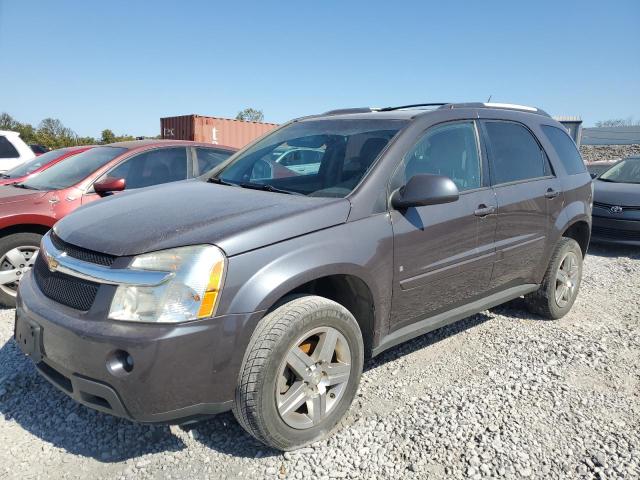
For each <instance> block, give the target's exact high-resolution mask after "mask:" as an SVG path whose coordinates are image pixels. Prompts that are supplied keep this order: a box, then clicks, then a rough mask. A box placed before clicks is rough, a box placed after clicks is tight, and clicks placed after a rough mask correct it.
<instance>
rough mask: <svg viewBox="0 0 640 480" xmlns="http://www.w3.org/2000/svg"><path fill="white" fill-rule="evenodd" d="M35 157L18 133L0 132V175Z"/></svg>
mask: <svg viewBox="0 0 640 480" xmlns="http://www.w3.org/2000/svg"><path fill="white" fill-rule="evenodd" d="M33 157H35V154H34V153H33V150H31V148H29V145H27V144H26V143H24V141H23V140H22V139H21V138H20V134H19V133H18V132H11V131H9V130H0V173H4V172H6V171H7V170H11V169H12V168H14V167H17V166H18V165H22V164H23V163H24V162H26V161H27V160H31V159H32V158H33Z"/></svg>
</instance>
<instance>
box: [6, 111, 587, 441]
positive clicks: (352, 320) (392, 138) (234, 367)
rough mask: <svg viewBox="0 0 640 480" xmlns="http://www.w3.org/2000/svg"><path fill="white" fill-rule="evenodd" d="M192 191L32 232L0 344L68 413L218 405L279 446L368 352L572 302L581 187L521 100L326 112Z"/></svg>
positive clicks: (124, 200)
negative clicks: (477, 318)
mask: <svg viewBox="0 0 640 480" xmlns="http://www.w3.org/2000/svg"><path fill="white" fill-rule="evenodd" d="M289 150H295V151H298V152H300V151H304V152H308V151H311V152H314V154H313V155H293V156H292V158H293V157H295V158H296V160H295V161H292V162H293V163H292V164H291V165H289V163H282V162H280V161H278V159H280V158H282V156H283V155H286V152H287V151H289ZM200 180H203V179H200ZM200 180H197V179H195V180H190V181H184V182H178V183H175V184H171V185H164V186H161V187H150V188H148V189H146V190H144V191H139V192H132V193H124V194H122V195H118V196H115V197H114V198H110V199H107V200H104V201H101V202H97V203H95V204H91V205H89V206H87V207H83V208H81V209H79V210H77V211H76V212H74V213H73V214H72V215H69V216H68V217H66V218H64V219H63V220H62V221H60V222H59V223H57V224H56V226H55V227H54V228H53V230H52V231H51V232H49V233H48V234H47V235H46V236H45V237H44V239H43V241H42V246H41V247H42V248H41V250H40V251H41V253H40V255H39V256H38V258H37V261H36V263H35V266H34V269H33V271H32V273H30V274H28V275H27V276H26V278H25V279H24V280H23V281H22V282H21V283H20V290H19V295H18V301H17V310H16V326H15V339H16V341H17V342H18V343H19V344H20V346H21V348H22V350H23V351H24V352H25V353H26V354H27V355H29V356H30V357H31V358H32V360H33V361H34V362H35V364H36V366H37V368H38V370H39V372H40V373H41V374H42V375H44V376H45V377H46V378H47V379H48V380H49V381H51V382H52V383H53V384H54V385H56V386H57V387H58V388H60V389H61V390H62V391H63V392H65V393H66V394H68V395H70V396H71V397H73V398H74V399H75V400H77V401H78V402H80V403H82V404H84V405H87V406H89V407H92V408H95V409H97V410H100V411H103V412H107V413H110V414H113V415H117V416H120V417H124V418H128V419H131V420H134V421H139V422H174V423H186V422H190V421H195V420H198V419H201V418H203V417H206V416H208V415H212V414H216V413H219V412H223V411H226V410H230V409H233V411H234V413H235V415H236V418H237V419H238V421H239V422H240V423H241V424H242V426H243V427H244V428H245V429H246V430H247V431H248V432H249V433H251V434H252V435H253V436H254V437H256V438H257V439H259V440H261V441H262V442H264V443H266V444H268V445H271V446H273V447H275V448H279V449H283V450H288V449H294V448H297V447H300V446H301V445H305V444H308V443H310V442H313V441H315V440H318V439H320V438H322V437H324V436H325V435H327V434H328V433H329V432H330V431H331V430H332V429H333V428H334V427H335V426H336V425H337V424H338V422H339V420H340V419H341V418H342V417H343V416H344V415H345V412H346V411H347V409H348V408H349V406H350V404H351V402H352V400H353V398H354V395H355V394H356V390H357V388H358V382H359V380H360V374H361V372H362V367H363V361H364V358H365V357H367V356H371V355H377V354H379V353H380V352H382V351H384V350H386V349H388V348H390V347H393V346H394V345H397V344H398V343H400V342H403V341H405V340H407V339H410V338H413V337H415V336H417V335H422V334H424V333H425V332H429V331H431V330H434V329H436V328H439V327H441V326H443V325H446V324H449V323H451V322H454V321H456V320H459V319H462V318H464V317H466V316H469V315H472V314H474V313H476V312H480V311H482V310H485V309H488V308H490V307H493V306H495V305H498V304H500V303H503V302H506V301H508V300H511V299H514V298H516V297H520V296H524V298H525V301H526V304H527V305H529V306H530V308H531V310H532V311H534V312H535V313H537V314H539V315H541V316H542V317H544V318H549V319H556V318H560V317H562V316H563V315H564V314H565V313H567V312H568V311H569V309H570V308H571V306H572V304H573V302H574V300H575V299H576V295H577V293H578V288H579V286H580V277H581V273H582V261H583V257H584V254H585V252H586V250H587V246H588V244H589V236H590V228H591V201H592V195H593V193H592V187H591V178H590V176H589V174H588V173H587V171H586V169H585V167H584V165H583V163H582V160H581V158H580V155H579V153H578V151H577V149H576V147H575V145H574V144H573V142H572V140H571V139H570V138H569V136H568V135H567V134H566V132H565V131H564V129H563V127H562V126H561V125H560V124H559V123H557V122H556V121H554V120H553V119H551V118H550V117H549V115H547V114H546V113H544V112H543V111H541V110H538V109H535V108H531V107H524V106H515V105H504V104H481V103H467V104H439V105H435V106H434V105H433V104H428V105H411V106H406V107H395V108H383V109H375V110H374V109H368V108H365V109H347V110H341V111H332V112H327V113H325V114H322V115H317V116H311V117H305V118H300V119H296V120H293V121H291V122H289V123H287V124H286V125H283V126H282V127H280V128H279V129H277V130H275V131H274V132H272V133H270V134H269V135H267V136H266V137H264V138H262V139H260V140H258V141H256V142H255V143H253V144H252V145H250V146H248V147H246V148H245V149H244V150H242V151H240V152H238V153H237V154H235V155H234V156H232V157H231V158H230V159H229V160H228V161H226V162H225V163H223V164H222V165H221V166H220V167H218V168H217V169H216V170H215V171H214V172H213V174H212V175H209V178H206V179H204V180H207V181H200Z"/></svg>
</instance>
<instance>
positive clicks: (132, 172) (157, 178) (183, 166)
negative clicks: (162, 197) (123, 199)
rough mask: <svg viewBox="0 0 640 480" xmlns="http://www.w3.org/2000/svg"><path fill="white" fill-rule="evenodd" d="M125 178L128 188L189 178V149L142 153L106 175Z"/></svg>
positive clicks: (164, 149)
mask: <svg viewBox="0 0 640 480" xmlns="http://www.w3.org/2000/svg"><path fill="white" fill-rule="evenodd" d="M106 176H109V177H114V178H124V179H125V181H126V185H127V190H128V189H130V188H143V187H150V186H151V185H158V184H161V183H168V182H175V181H178V180H184V179H186V178H187V150H186V149H185V148H182V147H180V148H162V149H158V150H152V151H150V152H146V153H141V154H140V155H136V156H135V157H133V158H130V159H128V160H125V161H124V162H123V163H121V164H120V165H118V166H117V167H115V168H114V169H113V170H111V171H110V172H108V173H107V174H106V175H104V176H103V178H104V177H106Z"/></svg>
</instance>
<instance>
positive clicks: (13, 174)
mask: <svg viewBox="0 0 640 480" xmlns="http://www.w3.org/2000/svg"><path fill="white" fill-rule="evenodd" d="M70 150H73V149H72V148H60V149H58V150H51V151H50V152H47V153H43V154H42V155H40V156H39V157H36V158H34V159H33V160H30V161H28V162H25V163H23V164H22V165H18V166H17V167H16V168H12V169H11V170H9V171H8V172H7V173H6V174H5V175H6V176H7V178H18V177H24V176H25V175H29V174H30V173H33V172H35V171H36V170H37V169H39V168H40V167H42V166H43V165H45V164H47V163H49V162H51V161H53V160H55V159H56V158H59V157H61V156H62V155H64V154H66V153H68V152H69V151H70Z"/></svg>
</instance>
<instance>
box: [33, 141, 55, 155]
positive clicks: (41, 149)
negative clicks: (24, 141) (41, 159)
mask: <svg viewBox="0 0 640 480" xmlns="http://www.w3.org/2000/svg"><path fill="white" fill-rule="evenodd" d="M29 147H30V148H31V150H33V153H35V155H36V156H39V155H44V154H45V153H47V152H49V151H51V149H50V148H49V147H45V146H44V145H38V144H36V143H32V144H30V145H29Z"/></svg>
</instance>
